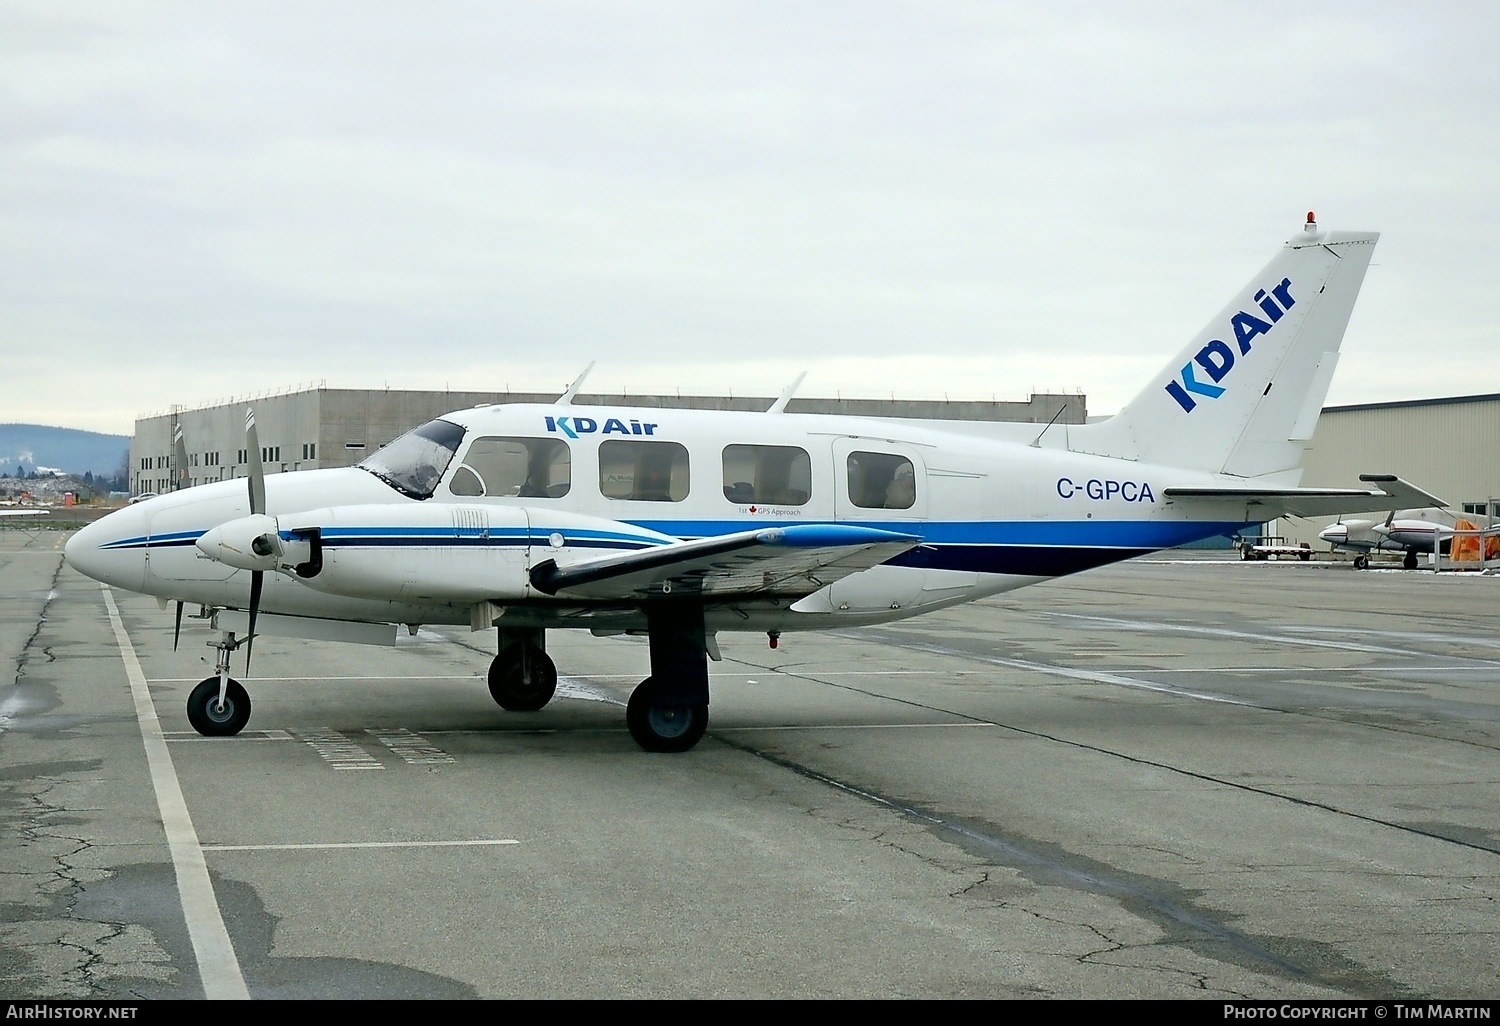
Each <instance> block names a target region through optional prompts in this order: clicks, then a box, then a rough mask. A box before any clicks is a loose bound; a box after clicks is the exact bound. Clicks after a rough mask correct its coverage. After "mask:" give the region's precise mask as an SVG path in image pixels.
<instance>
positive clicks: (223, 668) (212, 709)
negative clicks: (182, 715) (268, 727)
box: [187, 631, 250, 737]
mask: <svg viewBox="0 0 1500 1026" xmlns="http://www.w3.org/2000/svg"><path fill="white" fill-rule="evenodd" d="M212 647H213V648H214V649H215V650H216V651H217V652H218V655H217V656H216V657H215V658H214V674H215V676H212V677H207V678H205V679H204V680H202V681H201V682H199V684H198V686H197V687H195V688H193V691H192V693H191V694H190V695H188V700H187V716H188V722H189V723H191V724H192V725H193V729H194V730H196V731H197V732H198V733H200V734H202V735H204V736H205V737H231V736H233V735H235V734H238V733H239V732H240V731H241V730H243V729H244V728H245V724H246V723H248V722H250V696H249V694H247V693H246V691H245V689H244V688H243V687H242V686H241V685H240V682H239V681H237V680H235V679H234V678H233V677H231V676H229V656H230V654H231V653H232V652H233V651H234V650H235V649H237V648H239V647H240V646H239V642H237V641H235V640H234V634H233V633H231V632H230V631H224V632H222V634H221V636H220V638H219V640H218V641H216V642H214V644H213V646H212Z"/></svg>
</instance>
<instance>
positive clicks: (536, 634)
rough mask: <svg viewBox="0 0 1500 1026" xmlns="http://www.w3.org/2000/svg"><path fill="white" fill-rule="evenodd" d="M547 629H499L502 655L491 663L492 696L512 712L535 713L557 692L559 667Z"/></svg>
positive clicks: (501, 705) (502, 706)
mask: <svg viewBox="0 0 1500 1026" xmlns="http://www.w3.org/2000/svg"><path fill="white" fill-rule="evenodd" d="M546 644H547V643H546V632H545V631H542V630H530V631H511V630H504V629H502V630H501V631H500V654H499V655H497V656H495V658H494V660H493V661H491V663H490V697H491V698H493V699H494V700H495V702H496V703H497V704H498V705H499V706H500V708H502V709H505V710H507V711H509V712H536V711H537V710H538V709H540V708H541V707H542V706H544V705H546V704H547V703H548V702H550V701H552V696H553V695H554V694H556V693H557V666H556V665H555V664H554V663H553V662H552V660H551V658H549V657H548V655H547V650H546Z"/></svg>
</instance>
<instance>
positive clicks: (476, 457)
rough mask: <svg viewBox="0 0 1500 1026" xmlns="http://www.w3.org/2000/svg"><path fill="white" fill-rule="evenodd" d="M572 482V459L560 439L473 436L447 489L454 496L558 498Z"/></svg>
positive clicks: (566, 446)
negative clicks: (461, 464) (461, 462)
mask: <svg viewBox="0 0 1500 1026" xmlns="http://www.w3.org/2000/svg"><path fill="white" fill-rule="evenodd" d="M572 484H573V459H572V454H571V453H570V452H569V450H568V444H567V443H566V442H564V441H563V440H562V439H560V438H502V437H494V436H490V437H485V438H476V439H474V442H473V444H471V445H470V446H469V449H468V451H467V452H465V453H464V458H463V466H461V467H459V468H458V470H457V471H455V472H454V474H453V479H452V480H451V481H450V482H449V483H448V489H449V491H451V492H452V493H453V494H454V495H486V496H515V497H519V498H523V499H556V498H560V497H562V496H564V495H567V494H568V489H569V488H571V487H572Z"/></svg>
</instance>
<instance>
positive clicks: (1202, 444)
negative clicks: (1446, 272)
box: [1069, 214, 1380, 477]
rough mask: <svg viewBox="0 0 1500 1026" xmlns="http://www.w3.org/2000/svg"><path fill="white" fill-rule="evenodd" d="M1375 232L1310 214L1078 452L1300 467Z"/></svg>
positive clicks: (1221, 465)
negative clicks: (1331, 227) (1343, 227)
mask: <svg viewBox="0 0 1500 1026" xmlns="http://www.w3.org/2000/svg"><path fill="white" fill-rule="evenodd" d="M1379 238H1380V236H1379V234H1378V233H1376V232H1325V231H1322V230H1321V229H1319V228H1318V226H1317V224H1316V222H1314V220H1313V218H1312V215H1311V214H1309V215H1308V220H1307V225H1306V227H1305V228H1304V229H1303V230H1302V231H1301V232H1298V233H1297V236H1296V237H1295V238H1293V239H1291V240H1290V241H1289V242H1287V244H1286V246H1285V247H1284V248H1283V249H1282V251H1281V252H1280V253H1279V254H1277V256H1276V258H1275V259H1273V260H1272V261H1271V262H1270V263H1269V264H1267V265H1266V268H1265V270H1263V271H1261V272H1260V274H1258V275H1256V276H1255V277H1254V278H1252V279H1251V280H1250V283H1249V284H1248V285H1246V286H1245V287H1244V288H1243V289H1241V290H1240V293H1239V295H1237V296H1236V297H1235V298H1234V299H1232V300H1231V301H1230V303H1229V305H1228V306H1226V307H1225V308H1224V309H1223V311H1222V312H1220V313H1219V315H1218V316H1217V317H1215V318H1214V319H1213V320H1211V321H1209V323H1208V326H1207V327H1205V328H1204V329H1203V330H1202V331H1200V332H1199V333H1198V334H1197V335H1196V336H1194V337H1193V340H1192V341H1191V342H1189V343H1188V344H1187V346H1185V347H1184V348H1183V350H1182V351H1181V352H1180V353H1178V354H1177V355H1176V356H1175V357H1173V359H1172V362H1171V363H1169V364H1168V365H1167V366H1166V367H1165V368H1163V369H1162V371H1161V373H1159V374H1158V375H1157V376H1156V377H1155V378H1154V379H1153V380H1152V382H1151V383H1150V384H1149V385H1147V386H1146V387H1145V389H1144V390H1143V391H1142V392H1141V393H1140V395H1137V396H1136V397H1135V398H1134V399H1132V400H1131V401H1130V402H1129V403H1127V404H1126V405H1125V407H1124V408H1123V409H1122V410H1121V411H1120V412H1119V413H1118V414H1116V415H1115V416H1114V417H1111V418H1110V419H1109V420H1107V421H1103V422H1102V423H1099V424H1090V425H1086V426H1084V427H1082V428H1076V427H1075V428H1072V429H1071V430H1070V432H1069V448H1071V449H1073V450H1075V451H1079V452H1091V453H1096V454H1098V455H1101V456H1117V457H1120V458H1123V459H1132V460H1140V461H1142V462H1147V463H1159V464H1165V465H1168V466H1179V467H1185V468H1189V469H1193V470H1206V471H1210V472H1212V473H1223V474H1233V475H1235V476H1237V477H1260V476H1263V475H1266V474H1276V473H1282V472H1285V471H1291V470H1296V468H1297V467H1298V466H1299V465H1300V463H1301V461H1302V453H1303V450H1304V449H1305V448H1306V445H1307V441H1308V439H1310V438H1311V437H1312V432H1313V428H1314V426H1315V425H1316V424H1317V419H1318V413H1319V412H1320V411H1321V410H1322V407H1323V400H1324V398H1325V397H1326V396H1327V394H1328V385H1329V383H1330V381H1331V380H1332V378H1333V369H1334V367H1335V365H1336V364H1337V363H1338V350H1339V343H1340V342H1342V341H1343V338H1344V328H1345V327H1346V326H1347V325H1348V323H1349V315H1350V313H1352V311H1353V309H1354V300H1355V297H1356V296H1358V295H1359V287H1360V284H1361V283H1362V282H1363V281H1364V277H1365V269H1366V268H1367V267H1368V266H1369V264H1370V256H1371V254H1372V253H1373V251H1374V248H1375V241H1376V240H1377V239H1379Z"/></svg>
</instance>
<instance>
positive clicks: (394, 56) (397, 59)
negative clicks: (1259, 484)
mask: <svg viewBox="0 0 1500 1026" xmlns="http://www.w3.org/2000/svg"><path fill="white" fill-rule="evenodd" d="M1497 39H1500V4H1494V3H1491V2H1452V3H1442V2H1434V3H1431V4H1412V3H1406V2H1402V3H1396V2H1380V0H1375V2H1369V0H1365V2H1348V3H1343V2H1326V3H1323V2H1316V0H1311V2H1309V0H1299V2H1295V3H1283V2H1276V0H1269V2H1267V0H1260V2H1255V3H1219V4H1215V3H1209V2H1185V3H1173V2H1154V0H1132V2H1130V3H1114V2H1108V3H1104V2H1100V3H1095V2H1083V0H1080V2H1067V0H1061V2H1058V0H1052V2H1047V3H1027V4H1022V3H1003V2H996V0H990V2H977V3H966V2H956V0H955V2H943V0H923V2H910V3H902V2H880V0H859V2H838V0H795V2H778V0H753V2H744V3H728V2H725V3H720V2H713V0H690V2H683V3H668V2H652V0H634V2H619V3H614V2H601V0H577V2H569V0H547V2H537V3H507V2H472V3H468V2H434V0H424V2H423V3H421V4H417V3H408V4H398V3H375V2H369V0H365V2H350V3H341V2H331V0H329V2H317V3H305V2H298V3H284V4H283V3H275V2H270V0H255V2H246V3H240V2H226V0H215V2H214V3H208V4H202V3H150V2H140V0H116V2H102V3H73V2H66V0H45V2H26V0H5V3H4V4H3V6H0V183H3V188H0V353H3V361H0V421H23V422H39V423H45V424H56V425H62V426H67V427H79V428H88V429H92V430H100V431H110V432H118V433H128V432H130V431H131V430H132V426H133V421H134V419H135V418H136V417H137V416H142V415H146V414H150V413H156V412H160V411H162V410H164V409H166V408H167V407H169V406H170V405H172V404H174V403H180V404H184V405H188V406H198V405H204V404H208V403H212V402H217V401H222V400H224V399H227V398H231V397H240V396H246V395H253V394H256V393H264V392H268V391H282V390H287V389H291V388H295V387H297V386H299V385H306V384H308V383H318V382H324V383H326V384H327V385H328V386H330V387H350V388H362V387H376V388H379V387H382V386H389V387H391V388H443V387H445V386H446V387H451V388H453V389H455V390H457V389H466V390H467V389H473V390H484V389H499V390H503V389H506V388H510V389H512V390H516V391H530V390H536V391H544V390H556V391H559V392H560V391H561V390H562V389H563V387H564V386H565V385H566V384H567V383H568V382H569V381H570V380H571V379H572V378H573V377H575V376H576V375H577V374H578V373H579V371H581V370H582V369H583V367H584V366H585V365H586V364H588V363H589V362H590V361H594V360H597V361H598V366H597V367H596V368H595V370H594V372H593V374H592V375H591V377H590V378H589V382H588V388H587V389H586V391H606V390H608V391H616V390H620V389H625V390H628V391H632V392H655V391H661V392H671V391H674V390H675V391H681V392H683V393H684V394H687V393H696V394H706V393H717V392H723V391H725V390H728V391H732V392H733V393H735V394H761V395H770V396H774V395H776V394H778V393H779V392H780V391H781V390H782V389H783V388H784V387H785V386H786V385H787V384H788V383H790V382H791V381H792V380H793V379H794V378H795V377H796V376H797V375H798V374H799V373H801V372H802V371H804V370H805V371H807V372H808V377H807V380H806V382H805V383H804V385H803V387H802V390H801V394H803V395H828V396H831V395H835V394H842V395H845V396H849V395H857V396H881V397H886V396H892V395H894V396H895V397H897V398H941V397H943V396H948V397H949V398H953V399H988V398H991V397H995V398H999V399H1024V398H1025V396H1026V395H1027V394H1028V393H1030V392H1032V391H1069V392H1072V391H1081V392H1083V393H1085V394H1086V395H1087V396H1088V401H1089V409H1090V412H1092V413H1096V414H1098V413H1109V412H1113V411H1114V410H1115V409H1117V408H1118V407H1119V406H1120V405H1121V404H1123V403H1124V402H1125V401H1127V400H1128V399H1129V398H1130V397H1131V396H1132V395H1133V394H1135V392H1136V391H1137V390H1139V389H1140V388H1141V387H1143V386H1145V385H1146V384H1147V383H1148V382H1149V380H1150V379H1151V378H1152V376H1153V375H1155V374H1156V372H1157V371H1158V370H1159V369H1161V368H1162V367H1163V366H1164V365H1165V364H1166V362H1167V360H1168V358H1169V357H1170V356H1172V355H1173V353H1175V351H1176V350H1177V349H1178V348H1179V347H1180V346H1181V345H1182V344H1183V343H1184V342H1185V341H1186V340H1187V338H1188V337H1189V336H1190V335H1191V334H1192V333H1193V332H1194V331H1196V330H1197V329H1198V328H1199V327H1201V326H1202V325H1203V324H1204V323H1205V322H1206V321H1207V320H1208V318H1210V317H1211V316H1213V315H1214V314H1215V313H1217V311H1218V310H1219V309H1220V308H1221V307H1222V306H1223V305H1224V303H1225V302H1226V301H1227V300H1228V299H1229V298H1230V297H1231V295H1232V294H1233V293H1234V292H1235V291H1236V290H1237V289H1238V288H1239V287H1240V286H1241V285H1243V284H1244V283H1246V282H1247V281H1248V280H1249V279H1250V278H1251V276H1252V275H1253V274H1254V273H1255V272H1256V271H1258V270H1259V269H1260V268H1261V267H1262V266H1263V265H1264V264H1265V262H1266V261H1267V260H1268V259H1270V257H1271V256H1272V255H1273V254H1274V253H1275V251H1276V249H1277V248H1278V247H1279V246H1280V245H1281V243H1282V242H1283V241H1285V240H1286V239H1287V238H1288V237H1290V236H1291V235H1292V234H1293V233H1294V232H1296V231H1297V230H1298V229H1299V228H1300V226H1301V223H1302V218H1303V215H1304V213H1305V212H1306V211H1307V210H1309V209H1312V210H1315V211H1317V213H1318V220H1319V222H1320V224H1321V225H1322V226H1323V227H1326V228H1355V229H1373V230H1377V231H1380V232H1382V233H1383V235H1382V239H1381V243H1380V246H1379V247H1378V248H1377V250H1376V253H1375V262H1374V266H1373V267H1372V269H1371V271H1370V274H1369V276H1368V277H1367V279H1366V281H1365V286H1364V292H1363V294H1362V296H1361V298H1360V302H1359V304H1358V306H1357V307H1356V309H1355V314H1354V319H1353V321H1352V323H1351V325H1350V329H1349V333H1348V335H1347V337H1346V339H1345V343H1344V357H1343V361H1342V363H1341V365H1340V368H1339V371H1338V373H1337V375H1336V376H1335V378H1334V383H1333V388H1332V391H1331V393H1330V396H1329V401H1330V402H1332V403H1357V402H1374V401H1382V400H1392V399H1417V398H1427V397H1433V396H1446V395H1465V394H1473V393H1483V392H1500V345H1497V341H1500V328H1497V325H1496V318H1495V314H1494V291H1495V283H1496V278H1497V273H1496V272H1497V268H1500V262H1497V259H1496V256H1495V246H1496V239H1497V236H1500V233H1497V231H1496V229H1497V227H1500V224H1497V220H1500V216H1497V215H1500V133H1497V125H1500V114H1497V106H1500V61H1497V60H1496V59H1495V56H1494V47H1495V43H1496V40H1497Z"/></svg>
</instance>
